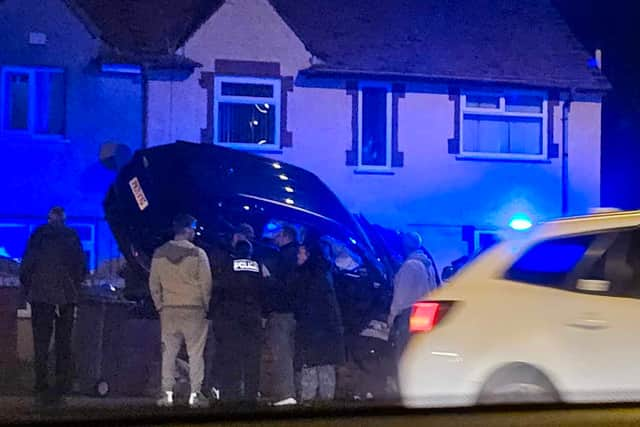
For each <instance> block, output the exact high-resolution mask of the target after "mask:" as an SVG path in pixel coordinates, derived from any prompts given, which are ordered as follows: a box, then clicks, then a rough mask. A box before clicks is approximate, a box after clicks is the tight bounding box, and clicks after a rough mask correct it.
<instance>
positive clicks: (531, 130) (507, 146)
mask: <svg viewBox="0 0 640 427" xmlns="http://www.w3.org/2000/svg"><path fill="white" fill-rule="evenodd" d="M460 101H461V108H460V114H461V118H460V119H461V123H462V126H461V129H460V130H461V132H460V155H461V156H462V157H478V158H497V159H520V160H527V159H531V160H544V159H546V158H547V129H546V127H547V101H546V99H545V98H544V95H543V94H542V93H534V92H513V93H511V92H510V93H506V94H492V93H472V92H470V93H466V94H463V95H461V100H460Z"/></svg>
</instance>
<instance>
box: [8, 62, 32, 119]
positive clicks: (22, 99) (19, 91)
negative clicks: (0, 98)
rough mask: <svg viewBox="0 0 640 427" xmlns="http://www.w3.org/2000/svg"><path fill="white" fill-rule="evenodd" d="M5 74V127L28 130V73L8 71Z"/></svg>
mask: <svg viewBox="0 0 640 427" xmlns="http://www.w3.org/2000/svg"><path fill="white" fill-rule="evenodd" d="M5 76H6V80H5V94H6V96H5V106H4V107H5V108H4V111H5V117H4V123H5V128H6V129H9V130H28V129H29V74H27V73H17V72H12V71H9V72H7V73H6V74H5Z"/></svg>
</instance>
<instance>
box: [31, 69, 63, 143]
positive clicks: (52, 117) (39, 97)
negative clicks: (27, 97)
mask: <svg viewBox="0 0 640 427" xmlns="http://www.w3.org/2000/svg"><path fill="white" fill-rule="evenodd" d="M64 100H65V96H64V74H63V73H59V72H48V71H39V72H37V73H36V118H35V119H36V133H44V134H55V135H61V134H62V133H64V111H65V109H64Z"/></svg>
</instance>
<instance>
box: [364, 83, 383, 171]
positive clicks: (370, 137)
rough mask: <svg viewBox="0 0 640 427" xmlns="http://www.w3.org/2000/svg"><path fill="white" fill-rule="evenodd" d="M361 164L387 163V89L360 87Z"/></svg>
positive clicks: (378, 164) (375, 164)
mask: <svg viewBox="0 0 640 427" xmlns="http://www.w3.org/2000/svg"><path fill="white" fill-rule="evenodd" d="M362 164H363V165H366V166H385V165H386V164H387V90H386V89H385V88H364V89H362Z"/></svg>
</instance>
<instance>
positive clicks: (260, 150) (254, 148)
mask: <svg viewBox="0 0 640 427" xmlns="http://www.w3.org/2000/svg"><path fill="white" fill-rule="evenodd" d="M214 145H217V146H219V147H224V148H232V149H234V150H238V151H247V152H249V153H256V154H282V153H283V150H282V147H260V146H258V145H256V144H224V143H214Z"/></svg>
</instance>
